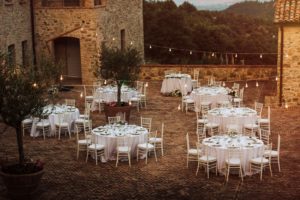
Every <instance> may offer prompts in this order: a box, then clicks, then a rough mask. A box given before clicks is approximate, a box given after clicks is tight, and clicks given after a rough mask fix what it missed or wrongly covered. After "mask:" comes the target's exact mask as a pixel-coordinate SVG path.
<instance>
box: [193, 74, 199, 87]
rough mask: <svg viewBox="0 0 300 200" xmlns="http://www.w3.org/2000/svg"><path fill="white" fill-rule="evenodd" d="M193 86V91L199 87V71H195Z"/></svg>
mask: <svg viewBox="0 0 300 200" xmlns="http://www.w3.org/2000/svg"><path fill="white" fill-rule="evenodd" d="M192 86H193V89H195V88H198V87H199V69H194V76H193V79H192Z"/></svg>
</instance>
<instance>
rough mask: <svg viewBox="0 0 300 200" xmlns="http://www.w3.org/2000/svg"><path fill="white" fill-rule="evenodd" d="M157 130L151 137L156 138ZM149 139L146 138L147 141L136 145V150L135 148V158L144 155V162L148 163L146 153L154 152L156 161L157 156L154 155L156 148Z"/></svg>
mask: <svg viewBox="0 0 300 200" xmlns="http://www.w3.org/2000/svg"><path fill="white" fill-rule="evenodd" d="M155 134H157V131H155V132H154V134H153V135H152V137H154V138H156V135H155ZM148 141H149V140H148V139H147V142H145V143H141V144H138V145H137V150H136V160H137V161H139V156H146V164H147V163H148V154H150V153H151V152H154V156H155V161H156V162H157V156H156V150H155V146H154V145H155V144H154V145H153V144H151V143H149V142H148Z"/></svg>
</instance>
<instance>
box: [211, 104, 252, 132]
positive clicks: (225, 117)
mask: <svg viewBox="0 0 300 200" xmlns="http://www.w3.org/2000/svg"><path fill="white" fill-rule="evenodd" d="M207 119H208V122H213V123H217V124H220V131H221V132H226V130H227V126H228V125H237V128H238V129H237V131H238V132H240V133H241V132H242V130H243V127H244V124H249V123H250V124H254V123H255V122H256V120H257V114H256V111H255V110H253V109H250V108H214V109H212V110H210V111H208V115H207Z"/></svg>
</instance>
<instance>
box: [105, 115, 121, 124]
mask: <svg viewBox="0 0 300 200" xmlns="http://www.w3.org/2000/svg"><path fill="white" fill-rule="evenodd" d="M107 119H108V124H116V123H118V122H120V121H121V117H120V116H114V117H107Z"/></svg>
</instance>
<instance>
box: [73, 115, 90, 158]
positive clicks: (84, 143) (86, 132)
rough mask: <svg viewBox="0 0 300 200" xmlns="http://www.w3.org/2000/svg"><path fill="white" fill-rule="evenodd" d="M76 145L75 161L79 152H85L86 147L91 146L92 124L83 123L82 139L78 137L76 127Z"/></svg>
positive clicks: (78, 132)
mask: <svg viewBox="0 0 300 200" xmlns="http://www.w3.org/2000/svg"><path fill="white" fill-rule="evenodd" d="M75 126H76V130H77V131H76V144H77V148H76V149H77V160H78V158H79V152H80V151H87V147H88V146H89V145H90V144H91V136H92V135H91V129H92V122H91V121H85V123H83V127H82V131H83V138H82V137H81V135H80V131H79V130H80V128H79V127H78V125H76V124H75Z"/></svg>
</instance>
